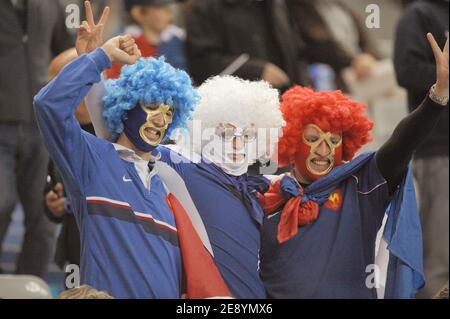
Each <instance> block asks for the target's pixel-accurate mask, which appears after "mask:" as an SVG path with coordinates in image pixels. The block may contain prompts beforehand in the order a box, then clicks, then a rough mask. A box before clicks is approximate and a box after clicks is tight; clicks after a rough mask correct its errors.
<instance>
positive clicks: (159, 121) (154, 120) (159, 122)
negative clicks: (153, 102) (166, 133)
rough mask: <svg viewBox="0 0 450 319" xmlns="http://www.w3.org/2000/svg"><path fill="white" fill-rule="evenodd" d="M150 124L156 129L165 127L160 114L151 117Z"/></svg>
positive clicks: (164, 121)
mask: <svg viewBox="0 0 450 319" xmlns="http://www.w3.org/2000/svg"><path fill="white" fill-rule="evenodd" d="M152 123H153V125H155V126H156V127H164V126H165V125H166V120H165V119H164V116H163V115H162V113H158V114H156V115H155V116H153V117H152Z"/></svg>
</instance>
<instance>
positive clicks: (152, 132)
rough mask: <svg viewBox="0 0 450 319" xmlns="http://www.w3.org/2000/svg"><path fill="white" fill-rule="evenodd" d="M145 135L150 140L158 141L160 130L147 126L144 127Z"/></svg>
mask: <svg viewBox="0 0 450 319" xmlns="http://www.w3.org/2000/svg"><path fill="white" fill-rule="evenodd" d="M144 132H145V136H146V137H147V138H148V139H149V140H150V141H158V140H159V139H160V138H161V132H160V131H159V130H157V129H154V128H151V127H148V128H146V129H145V131H144Z"/></svg>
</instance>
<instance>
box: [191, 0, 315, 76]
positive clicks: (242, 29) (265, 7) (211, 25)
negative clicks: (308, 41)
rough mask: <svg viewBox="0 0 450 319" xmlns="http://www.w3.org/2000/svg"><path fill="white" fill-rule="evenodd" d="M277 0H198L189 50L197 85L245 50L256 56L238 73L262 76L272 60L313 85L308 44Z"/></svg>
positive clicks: (192, 18)
mask: <svg viewBox="0 0 450 319" xmlns="http://www.w3.org/2000/svg"><path fill="white" fill-rule="evenodd" d="M277 8H278V7H277V6H275V3H274V1H273V0H262V1H256V0H197V1H195V2H194V4H193V5H192V7H191V10H190V12H189V13H188V14H187V54H188V61H189V63H190V71H191V74H192V76H193V77H194V80H195V81H196V82H197V84H200V83H202V82H203V81H204V80H205V79H207V78H208V77H210V76H212V75H217V74H220V73H221V72H222V71H223V70H224V69H226V68H227V66H229V65H230V64H231V63H232V62H233V61H235V60H236V58H238V57H239V56H240V55H241V54H244V53H247V54H248V55H249V56H250V60H249V61H248V62H247V63H246V64H244V65H243V66H242V67H241V68H240V69H238V70H237V71H236V73H234V75H236V76H239V77H241V78H244V79H249V80H256V79H260V78H261V75H262V73H263V70H264V66H265V65H266V64H267V63H268V62H271V63H273V64H275V65H277V66H278V67H280V68H281V69H283V70H284V71H285V72H286V73H287V74H288V75H289V77H290V79H291V81H292V82H293V83H298V84H303V85H306V84H310V79H309V76H308V74H307V66H306V63H305V62H304V60H303V59H302V46H301V43H299V42H298V40H297V37H295V36H294V34H293V29H292V25H291V24H290V22H289V21H288V19H285V18H283V17H282V16H283V12H282V11H285V10H279V9H277ZM284 15H285V16H287V12H285V13H284Z"/></svg>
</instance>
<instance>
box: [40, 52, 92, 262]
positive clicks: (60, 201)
mask: <svg viewBox="0 0 450 319" xmlns="http://www.w3.org/2000/svg"><path fill="white" fill-rule="evenodd" d="M77 57H78V54H77V51H76V49H75V48H71V49H69V50H66V51H64V52H63V53H61V54H60V55H58V56H57V57H56V58H54V59H53V61H52V63H51V64H50V67H49V81H51V80H52V79H53V78H54V77H56V75H58V73H59V71H60V70H61V69H62V68H63V67H64V66H65V65H66V64H69V63H70V62H72V61H73V60H75V59H76V58H77ZM75 117H76V118H77V120H78V122H79V123H80V125H81V128H82V129H83V130H85V131H87V132H89V133H91V134H93V135H95V133H94V127H93V126H92V124H91V119H90V117H89V113H88V110H87V108H86V104H85V103H84V101H83V102H82V103H81V104H80V106H79V107H78V109H77V111H76V112H75ZM45 208H46V213H47V216H48V217H49V219H50V220H51V221H52V222H54V223H58V224H59V223H61V224H62V228H61V233H60V235H59V237H58V241H57V245H56V252H55V263H56V264H57V265H58V266H59V267H61V268H63V267H64V265H65V264H66V263H69V264H76V265H80V232H79V230H78V226H77V223H76V221H75V216H74V215H73V212H72V208H71V205H70V202H69V199H68V198H67V197H66V194H65V190H64V186H63V184H62V179H61V176H60V174H59V172H58V171H57V169H56V167H55V165H54V164H53V162H52V161H50V163H49V173H48V177H47V189H46V192H45Z"/></svg>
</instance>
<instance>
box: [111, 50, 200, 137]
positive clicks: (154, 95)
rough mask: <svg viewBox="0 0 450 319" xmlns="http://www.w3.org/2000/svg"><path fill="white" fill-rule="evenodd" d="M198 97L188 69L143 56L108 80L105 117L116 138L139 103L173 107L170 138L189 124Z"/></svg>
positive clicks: (160, 59)
mask: <svg viewBox="0 0 450 319" xmlns="http://www.w3.org/2000/svg"><path fill="white" fill-rule="evenodd" d="M199 99H200V98H199V95H198V94H197V92H196V90H195V89H194V88H193V86H192V82H191V79H190V77H189V75H188V74H187V73H186V72H184V71H182V70H178V69H175V68H173V67H172V66H171V65H170V64H168V63H166V62H165V59H164V58H163V57H161V58H159V59H154V58H146V59H145V58H143V59H139V60H138V61H137V62H136V63H135V64H134V65H130V66H125V67H123V68H122V72H121V75H120V78H119V79H117V80H109V81H107V82H106V95H105V97H104V98H103V102H104V105H103V117H104V119H105V122H106V125H107V127H108V129H109V131H110V132H111V134H112V138H113V140H116V139H117V137H118V136H119V135H120V134H121V133H122V132H123V130H124V124H123V123H124V120H125V119H126V115H127V112H128V111H129V110H131V109H133V108H135V107H136V106H137V105H139V102H144V103H145V104H151V103H155V104H158V105H159V104H161V103H164V104H167V105H169V106H174V107H175V114H174V118H173V122H172V124H171V125H170V126H169V129H168V131H167V133H166V137H165V138H167V137H170V135H171V133H172V132H173V130H174V129H176V128H184V127H186V123H187V120H188V119H190V117H191V114H192V112H193V111H194V108H195V106H196V105H197V103H198V102H199Z"/></svg>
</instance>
